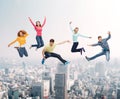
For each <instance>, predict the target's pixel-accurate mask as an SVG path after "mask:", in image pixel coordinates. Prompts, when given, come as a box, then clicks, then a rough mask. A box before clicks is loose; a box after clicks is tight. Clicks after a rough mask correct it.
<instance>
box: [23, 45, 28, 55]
mask: <svg viewBox="0 0 120 99" xmlns="http://www.w3.org/2000/svg"><path fill="white" fill-rule="evenodd" d="M23 52H24V55H25V56H26V57H27V56H28V52H27V50H26V48H25V47H24V48H23Z"/></svg>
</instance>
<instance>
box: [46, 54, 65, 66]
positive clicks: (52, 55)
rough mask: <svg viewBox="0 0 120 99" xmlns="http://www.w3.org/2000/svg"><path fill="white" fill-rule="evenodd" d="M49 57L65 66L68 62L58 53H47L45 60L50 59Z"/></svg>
mask: <svg viewBox="0 0 120 99" xmlns="http://www.w3.org/2000/svg"><path fill="white" fill-rule="evenodd" d="M49 57H55V58H58V59H59V60H60V61H61V62H62V63H63V64H65V62H67V61H66V60H64V59H63V58H62V57H61V56H60V55H59V54H56V53H51V52H45V58H46V59H47V58H49Z"/></svg>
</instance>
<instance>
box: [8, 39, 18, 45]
mask: <svg viewBox="0 0 120 99" xmlns="http://www.w3.org/2000/svg"><path fill="white" fill-rule="evenodd" d="M17 41H18V38H17V39H16V40H14V41H12V42H11V43H10V44H9V45H12V44H14V43H15V42H17Z"/></svg>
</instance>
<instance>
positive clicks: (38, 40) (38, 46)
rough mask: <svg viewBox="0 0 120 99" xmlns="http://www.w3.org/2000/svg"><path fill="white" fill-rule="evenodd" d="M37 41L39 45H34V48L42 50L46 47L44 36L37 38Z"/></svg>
mask: <svg viewBox="0 0 120 99" xmlns="http://www.w3.org/2000/svg"><path fill="white" fill-rule="evenodd" d="M36 41H37V44H35V45H32V47H37V48H40V47H43V46H44V42H43V39H42V36H36Z"/></svg>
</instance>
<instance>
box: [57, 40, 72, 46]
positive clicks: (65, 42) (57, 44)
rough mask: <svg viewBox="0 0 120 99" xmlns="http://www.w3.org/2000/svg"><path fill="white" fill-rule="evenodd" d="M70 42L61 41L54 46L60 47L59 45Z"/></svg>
mask: <svg viewBox="0 0 120 99" xmlns="http://www.w3.org/2000/svg"><path fill="white" fill-rule="evenodd" d="M69 42H70V41H69V40H66V41H62V42H60V43H57V44H56V45H61V44H64V43H69Z"/></svg>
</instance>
